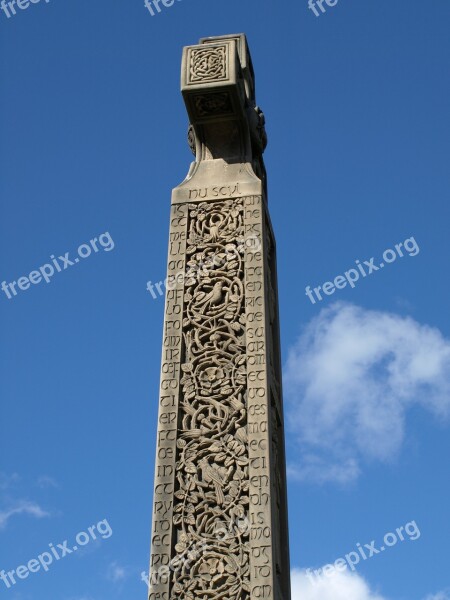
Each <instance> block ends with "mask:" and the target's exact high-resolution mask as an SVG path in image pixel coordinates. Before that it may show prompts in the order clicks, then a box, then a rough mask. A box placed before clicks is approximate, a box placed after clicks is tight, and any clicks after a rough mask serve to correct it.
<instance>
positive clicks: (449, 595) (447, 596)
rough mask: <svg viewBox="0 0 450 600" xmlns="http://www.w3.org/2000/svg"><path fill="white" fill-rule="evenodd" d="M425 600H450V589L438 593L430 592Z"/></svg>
mask: <svg viewBox="0 0 450 600" xmlns="http://www.w3.org/2000/svg"><path fill="white" fill-rule="evenodd" d="M425 600H450V589H448V590H443V591H442V592H438V593H437V594H430V595H429V596H427V597H426V598H425Z"/></svg>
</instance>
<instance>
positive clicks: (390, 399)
mask: <svg viewBox="0 0 450 600" xmlns="http://www.w3.org/2000/svg"><path fill="white" fill-rule="evenodd" d="M284 375H285V376H284V381H285V386H286V391H287V394H286V399H287V413H288V419H287V422H288V423H290V424H291V426H292V430H293V431H294V432H295V434H296V436H297V437H296V442H297V450H300V451H301V457H302V459H301V462H299V464H298V466H297V465H296V466H290V468H289V469H290V474H291V476H294V477H295V476H296V477H298V478H300V479H302V480H310V481H311V480H312V481H316V482H325V481H337V482H341V483H346V482H349V481H352V480H354V479H356V478H357V477H358V475H359V474H360V472H361V468H362V464H363V463H364V461H366V460H379V461H388V460H391V459H393V458H394V457H395V456H396V454H397V453H398V452H399V450H400V448H401V446H402V443H403V440H404V436H405V416H406V412H407V411H408V410H409V409H410V407H412V406H413V405H420V406H421V407H422V408H424V409H426V410H428V411H430V412H431V413H433V414H434V415H436V416H438V417H440V418H441V419H445V418H447V417H448V416H449V414H450V341H449V340H447V339H445V338H444V337H443V336H442V334H441V333H440V331H439V330H437V329H434V328H431V327H429V326H427V325H422V324H420V323H418V322H417V321H414V320H413V319H411V318H405V317H401V316H399V315H396V314H391V313H386V312H380V311H373V310H365V309H363V308H360V307H358V306H354V305H351V304H342V303H338V304H334V305H332V306H331V307H330V308H326V309H324V310H322V311H321V312H320V314H319V315H318V316H317V317H316V318H314V319H313V320H312V321H311V322H310V323H309V324H308V325H307V327H306V328H305V330H304V331H303V333H302V335H301V336H300V338H299V340H298V342H297V344H296V345H295V347H293V348H292V349H291V351H290V352H289V356H288V360H287V364H286V368H285V374H284Z"/></svg>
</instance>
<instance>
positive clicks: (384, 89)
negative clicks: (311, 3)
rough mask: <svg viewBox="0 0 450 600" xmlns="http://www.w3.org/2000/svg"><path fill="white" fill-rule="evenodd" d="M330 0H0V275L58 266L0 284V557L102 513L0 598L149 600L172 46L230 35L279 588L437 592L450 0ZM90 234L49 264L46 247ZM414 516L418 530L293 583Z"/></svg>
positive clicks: (446, 338) (442, 495)
mask: <svg viewBox="0 0 450 600" xmlns="http://www.w3.org/2000/svg"><path fill="white" fill-rule="evenodd" d="M324 8H326V12H325V13H323V14H320V16H319V17H316V16H315V15H314V13H313V11H312V10H309V9H308V4H307V1H306V0H296V1H288V2H284V3H278V4H276V3H274V2H268V1H267V0H258V1H256V0H247V1H246V2H239V1H238V0H229V1H228V2H223V3H218V2H206V1H205V0H203V1H201V0H182V1H181V2H175V4H174V5H173V6H172V7H169V8H163V10H162V12H161V13H160V14H158V15H156V16H154V17H152V16H151V15H150V13H149V11H148V10H147V9H146V8H145V7H144V4H143V1H142V2H141V1H140V0H136V1H134V0H133V1H132V2H130V1H129V2H127V3H125V1H124V0H121V1H114V2H111V0H96V1H95V2H92V1H90V2H88V1H87V0H76V1H75V0H50V2H48V3H46V2H45V0H41V1H40V2H39V3H36V4H30V6H29V7H28V8H26V9H24V10H19V9H17V14H16V15H12V16H10V18H7V17H6V15H5V13H4V12H0V47H1V54H0V62H1V67H0V68H1V92H2V93H1V101H0V103H1V107H2V110H1V111H0V125H1V131H2V135H1V139H0V175H1V177H0V193H1V200H2V202H1V207H2V218H1V223H0V250H1V251H0V254H1V264H0V268H1V272H0V279H1V281H6V282H12V281H18V279H19V278H20V277H22V276H28V275H29V274H30V273H31V272H32V271H34V270H36V269H39V267H40V266H42V265H45V264H48V263H50V266H51V267H52V264H53V267H52V268H53V270H54V271H55V272H54V274H53V276H52V277H50V276H49V283H48V284H47V283H46V282H45V281H41V282H40V283H36V284H31V285H30V287H29V288H28V289H23V290H19V291H18V293H17V295H15V296H14V295H11V298H10V299H8V297H7V294H6V293H5V292H4V291H0V310H1V344H0V351H1V362H0V364H1V366H0V369H1V371H0V375H1V408H2V412H1V420H0V457H1V463H0V472H1V475H0V570H1V569H4V570H6V571H10V570H11V569H16V567H18V566H19V565H23V564H26V563H28V561H30V560H31V559H34V558H36V557H37V556H38V555H40V554H42V553H43V552H45V551H48V550H49V544H53V545H54V547H57V544H62V543H63V541H64V540H69V542H70V543H71V544H72V545H73V540H74V539H75V536H76V535H77V534H78V533H79V532H87V531H88V528H89V527H92V526H97V536H96V537H97V539H95V540H94V539H91V541H89V543H87V544H86V545H85V546H84V547H83V548H82V549H79V550H78V551H77V552H74V553H72V554H71V555H67V556H65V557H64V559H61V560H60V561H56V560H55V561H54V563H53V564H52V565H50V567H49V569H48V572H43V571H42V570H41V571H40V572H37V573H32V574H30V576H29V577H27V578H26V579H23V580H19V581H18V583H17V584H16V585H14V586H11V588H9V589H8V588H7V587H6V585H4V584H3V583H2V581H1V580H0V597H1V598H5V599H7V600H44V599H47V598H52V599H53V600H106V599H107V598H108V600H111V599H115V598H117V599H121V598H124V599H127V600H128V599H129V598H131V597H134V598H139V597H142V598H144V597H145V595H146V589H145V586H144V584H143V583H142V582H141V581H140V573H141V571H142V570H144V569H147V564H148V555H149V542H150V519H151V506H152V486H153V463H154V450H155V433H156V416H157V395H158V381H159V368H160V346H161V336H162V319H163V301H162V299H160V298H158V299H153V298H152V296H151V295H150V293H149V292H148V291H147V290H146V282H147V281H149V280H151V281H153V282H155V281H159V280H161V279H163V278H164V276H165V269H166V264H165V263H166V249H167V234H168V223H169V203H170V190H171V188H172V187H175V186H176V185H177V184H178V183H179V182H180V181H181V180H182V179H183V178H184V176H185V174H186V173H187V170H188V167H189V163H190V161H191V158H192V157H191V154H190V151H189V148H188V146H187V143H186V128H187V117H186V112H185V109H184V106H183V102H182V99H181V95H180V93H179V71H180V61H181V49H182V46H183V45H187V44H193V43H196V42H197V40H198V39H199V38H200V37H203V36H207V35H220V34H226V33H237V32H245V33H246V34H247V36H248V40H249V44H250V49H251V52H252V57H253V62H254V66H255V71H256V83H257V101H258V104H259V105H260V106H261V107H262V108H263V110H264V113H265V115H266V122H267V131H268V137H269V144H268V147H267V150H266V153H265V161H266V167H267V170H268V177H269V205H270V211H271V215H272V220H273V224H274V228H275V233H276V236H277V241H278V260H279V292H280V310H281V326H282V331H281V334H282V349H283V359H284V363H285V390H286V391H285V404H286V413H287V414H288V415H289V419H288V427H287V451H288V469H289V503H290V511H289V520H290V535H291V563H292V565H291V566H292V568H293V569H294V573H293V600H318V599H319V598H320V600H328V599H330V600H331V598H333V600H340V599H341V598H342V599H344V598H345V599H346V600H447V599H448V598H449V597H450V595H449V592H448V590H449V588H450V575H449V572H448V548H447V545H448V544H447V540H448V539H449V538H450V524H449V520H448V505H449V503H450V485H449V472H448V456H449V451H450V441H449V440H450V438H449V420H448V416H449V414H450V376H449V373H450V369H449V362H450V358H449V356H450V324H449V320H448V303H449V293H450V289H449V284H448V260H449V257H450V240H449V236H448V222H449V217H450V210H449V189H450V187H449V183H450V181H449V174H448V164H449V113H448V98H449V95H450V94H449V93H450V89H449V88H450V85H449V77H448V56H449V49H450V39H449V36H448V26H449V19H450V4H449V3H448V0H434V2H432V3H430V2H424V1H421V2H419V0H396V1H395V2H373V1H370V0H339V1H338V3H337V4H336V5H335V6H333V7H330V6H326V5H325V7H324ZM108 234H109V235H108ZM94 238H97V240H98V242H97V251H94V250H93V249H92V246H91V254H90V256H88V257H86V258H84V259H80V261H79V262H78V263H76V264H73V265H68V264H67V263H66V268H65V269H64V262H65V261H62V259H58V257H59V256H64V255H65V254H66V253H67V252H69V256H70V257H71V258H72V260H73V256H74V255H76V250H77V248H78V247H79V246H80V245H81V244H84V243H88V244H89V243H90V240H92V239H94ZM411 238H412V239H413V240H414V242H413V241H411ZM406 240H410V241H409V242H406ZM399 243H403V244H404V245H403V248H410V251H405V250H404V249H403V256H399V255H398V254H397V258H396V259H395V260H393V261H392V263H390V264H387V263H388V261H386V264H385V267H384V268H382V269H381V268H378V270H376V271H375V270H374V271H373V272H372V273H371V274H370V275H368V274H367V276H365V277H363V276H362V273H361V272H360V273H361V275H360V278H359V280H358V281H356V283H355V284H354V287H350V284H349V283H347V284H346V286H345V287H344V288H343V289H336V290H335V291H334V292H333V293H332V294H331V295H329V296H328V295H325V294H323V292H322V296H323V299H322V300H321V301H320V300H318V299H317V298H316V299H315V303H314V304H313V302H311V301H310V300H309V299H308V297H307V295H306V294H305V288H306V287H307V286H311V288H314V287H317V286H319V285H320V286H322V285H323V284H324V283H325V282H327V281H331V282H335V281H336V277H338V276H339V275H344V273H345V272H346V271H349V269H351V268H355V269H357V265H356V264H355V261H356V260H359V261H360V264H361V265H364V261H367V262H369V263H370V259H371V258H372V257H374V259H375V260H374V263H373V264H375V265H377V266H379V264H380V262H381V261H382V260H383V253H384V252H385V250H387V249H394V250H395V245H396V244H399ZM414 243H415V244H416V246H417V249H418V250H414V248H415V247H416V246H415V245H414ZM88 251H89V248H87V249H85V252H86V253H87V252H88ZM52 256H54V257H55V261H56V264H57V265H58V267H59V268H60V269H61V272H58V270H57V267H56V264H55V263H52V258H51V257H52ZM386 256H388V257H389V258H388V260H390V259H392V254H389V253H388V254H387V255H386ZM49 269H50V267H49ZM366 269H367V271H368V267H367V266H366ZM66 270H67V273H66V272H65V271H66ZM349 278H351V275H349ZM341 283H342V280H339V279H338V280H337V284H338V285H340V284H341ZM22 286H23V287H24V288H25V287H26V283H23V284H22ZM327 289H328V290H330V286H328V288H327ZM319 291H320V290H319ZM10 293H11V292H10ZM411 522H415V523H416V525H417V526H418V528H419V529H420V537H418V538H417V539H415V540H413V539H412V538H409V537H408V536H406V537H405V540H404V541H403V542H401V541H399V542H398V543H397V544H396V545H394V546H392V547H391V548H389V550H388V551H387V550H386V551H385V552H384V553H379V554H377V555H375V556H373V557H372V558H370V559H368V560H365V561H363V560H361V561H360V564H358V565H357V567H356V570H355V572H350V570H349V569H347V570H346V571H345V572H342V573H338V574H337V575H335V576H333V577H329V578H327V577H324V576H319V577H318V578H317V580H316V581H315V583H314V584H311V581H310V579H308V577H307V574H306V572H305V569H308V568H310V569H311V568H312V569H318V568H320V567H322V566H323V565H325V564H327V563H333V562H334V561H336V560H337V559H339V558H340V557H343V556H345V555H346V554H348V553H350V552H352V551H354V550H355V548H356V545H357V544H358V543H360V544H361V545H362V546H364V544H366V543H367V544H368V545H370V543H371V542H372V540H375V541H376V544H377V547H379V546H380V545H381V543H382V540H383V536H385V534H386V533H389V532H395V531H396V529H397V528H399V527H401V526H405V525H406V524H408V523H411ZM102 523H103V524H102ZM108 526H109V528H110V530H111V533H109V531H110V530H109V529H108ZM409 530H410V531H412V530H413V528H412V526H411V527H410V528H409ZM98 532H103V534H102V533H98Z"/></svg>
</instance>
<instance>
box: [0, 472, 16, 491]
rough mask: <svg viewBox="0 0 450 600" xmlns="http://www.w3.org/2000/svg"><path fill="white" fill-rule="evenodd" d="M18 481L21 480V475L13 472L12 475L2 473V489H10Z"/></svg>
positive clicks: (0, 476) (0, 482)
mask: <svg viewBox="0 0 450 600" xmlns="http://www.w3.org/2000/svg"><path fill="white" fill-rule="evenodd" d="M18 481H20V477H19V475H18V474H17V473H13V474H12V475H7V474H6V473H0V491H2V492H4V491H6V490H9V489H10V488H11V487H13V485H14V484H15V483H17V482H18Z"/></svg>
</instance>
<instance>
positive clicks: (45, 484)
mask: <svg viewBox="0 0 450 600" xmlns="http://www.w3.org/2000/svg"><path fill="white" fill-rule="evenodd" d="M37 484H38V486H39V487H40V488H42V489H45V488H56V489H59V487H60V486H59V483H58V482H57V481H56V479H54V478H53V477H49V476H48V475H41V476H40V477H39V478H38V480H37Z"/></svg>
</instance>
